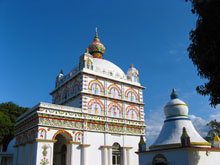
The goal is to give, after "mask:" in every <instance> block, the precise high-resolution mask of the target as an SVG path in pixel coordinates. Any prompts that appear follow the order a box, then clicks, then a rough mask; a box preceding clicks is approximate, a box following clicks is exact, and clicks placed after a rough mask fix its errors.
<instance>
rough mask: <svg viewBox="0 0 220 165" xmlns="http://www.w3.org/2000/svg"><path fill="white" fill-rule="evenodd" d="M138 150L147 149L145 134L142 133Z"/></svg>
mask: <svg viewBox="0 0 220 165" xmlns="http://www.w3.org/2000/svg"><path fill="white" fill-rule="evenodd" d="M138 151H139V152H142V151H146V142H145V141H144V137H143V135H141V137H140V142H139V144H138Z"/></svg>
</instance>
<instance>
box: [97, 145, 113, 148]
mask: <svg viewBox="0 0 220 165" xmlns="http://www.w3.org/2000/svg"><path fill="white" fill-rule="evenodd" d="M100 148H113V146H105V145H103V146H100Z"/></svg>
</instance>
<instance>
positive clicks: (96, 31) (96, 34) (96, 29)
mask: <svg viewBox="0 0 220 165" xmlns="http://www.w3.org/2000/svg"><path fill="white" fill-rule="evenodd" d="M95 38H99V37H98V28H97V27H96V28H95Z"/></svg>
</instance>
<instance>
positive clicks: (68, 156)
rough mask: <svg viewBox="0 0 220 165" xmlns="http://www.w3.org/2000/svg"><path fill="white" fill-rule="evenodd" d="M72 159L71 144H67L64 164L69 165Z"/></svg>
mask: <svg viewBox="0 0 220 165" xmlns="http://www.w3.org/2000/svg"><path fill="white" fill-rule="evenodd" d="M71 158H72V144H67V155H66V164H67V165H71Z"/></svg>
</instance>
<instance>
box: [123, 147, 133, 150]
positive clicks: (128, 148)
mask: <svg viewBox="0 0 220 165" xmlns="http://www.w3.org/2000/svg"><path fill="white" fill-rule="evenodd" d="M121 148H122V149H127V150H130V149H132V148H133V147H121Z"/></svg>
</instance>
